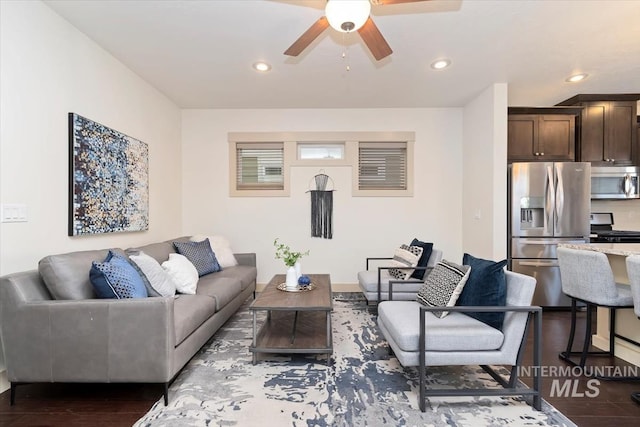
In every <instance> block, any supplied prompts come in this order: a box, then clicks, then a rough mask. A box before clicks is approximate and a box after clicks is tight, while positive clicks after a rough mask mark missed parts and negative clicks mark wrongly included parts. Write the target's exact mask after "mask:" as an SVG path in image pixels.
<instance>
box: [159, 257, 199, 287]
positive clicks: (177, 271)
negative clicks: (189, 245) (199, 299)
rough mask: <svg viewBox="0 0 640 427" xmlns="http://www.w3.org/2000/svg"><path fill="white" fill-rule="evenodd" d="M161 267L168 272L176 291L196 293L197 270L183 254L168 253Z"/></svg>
mask: <svg viewBox="0 0 640 427" xmlns="http://www.w3.org/2000/svg"><path fill="white" fill-rule="evenodd" d="M162 268H163V269H164V270H165V271H166V272H167V273H169V276H171V280H172V281H173V283H174V284H175V285H176V290H177V291H178V292H180V293H183V294H192V295H193V294H195V293H196V287H197V286H198V271H197V270H196V268H195V267H194V266H193V264H191V261H189V260H188V259H187V258H186V257H185V256H184V255H180V254H169V259H168V260H167V261H165V262H163V263H162Z"/></svg>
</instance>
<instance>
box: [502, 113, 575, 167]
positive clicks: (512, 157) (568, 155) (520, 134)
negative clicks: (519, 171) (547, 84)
mask: <svg viewBox="0 0 640 427" xmlns="http://www.w3.org/2000/svg"><path fill="white" fill-rule="evenodd" d="M537 110H543V109H536V108H523V107H511V108H509V124H508V146H507V160H508V161H509V162H536V161H540V162H544V161H574V160H575V141H576V139H575V114H521V113H520V112H529V113H531V112H535V111H537ZM544 111H545V112H551V111H552V109H544ZM541 112H542V111H541Z"/></svg>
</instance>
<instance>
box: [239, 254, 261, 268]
mask: <svg viewBox="0 0 640 427" xmlns="http://www.w3.org/2000/svg"><path fill="white" fill-rule="evenodd" d="M233 256H235V257H236V260H237V261H238V264H240V265H249V266H251V267H255V266H256V254H255V253H253V252H251V253H240V254H233Z"/></svg>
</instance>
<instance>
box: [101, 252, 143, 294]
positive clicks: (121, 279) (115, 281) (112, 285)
mask: <svg viewBox="0 0 640 427" xmlns="http://www.w3.org/2000/svg"><path fill="white" fill-rule="evenodd" d="M89 278H90V280H91V284H92V285H93V288H94V289H95V291H96V295H98V297H99V298H117V299H121V298H146V297H147V289H146V288H145V286H144V282H143V281H142V278H141V277H140V274H138V272H137V271H136V269H135V268H133V266H132V265H131V264H130V263H129V261H128V260H127V259H125V258H124V257H122V256H117V255H115V254H114V253H113V252H112V251H109V253H108V254H107V257H106V258H105V259H104V261H103V262H96V261H93V262H92V264H91V272H90V274H89Z"/></svg>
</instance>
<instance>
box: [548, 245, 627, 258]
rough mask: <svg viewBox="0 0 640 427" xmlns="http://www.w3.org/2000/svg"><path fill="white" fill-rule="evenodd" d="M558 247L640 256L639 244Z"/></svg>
mask: <svg viewBox="0 0 640 427" xmlns="http://www.w3.org/2000/svg"><path fill="white" fill-rule="evenodd" d="M558 246H561V247H565V248H572V249H585V250H589V251H596V252H602V253H605V254H609V255H622V256H629V255H640V243H560V244H558Z"/></svg>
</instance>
